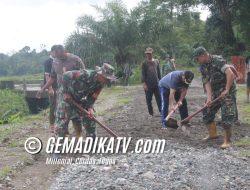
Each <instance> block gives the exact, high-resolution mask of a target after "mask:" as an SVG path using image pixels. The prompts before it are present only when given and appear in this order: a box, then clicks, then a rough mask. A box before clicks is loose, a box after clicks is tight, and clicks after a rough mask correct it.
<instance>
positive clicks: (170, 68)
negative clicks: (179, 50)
mask: <svg viewBox="0 0 250 190" xmlns="http://www.w3.org/2000/svg"><path fill="white" fill-rule="evenodd" d="M172 71H175V68H174V64H173V62H172V61H171V60H167V61H166V62H165V64H164V65H163V66H162V76H166V75H167V74H168V73H171V72H172Z"/></svg>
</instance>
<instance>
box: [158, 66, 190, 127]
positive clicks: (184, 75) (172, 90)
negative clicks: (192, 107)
mask: <svg viewBox="0 0 250 190" xmlns="http://www.w3.org/2000/svg"><path fill="white" fill-rule="evenodd" d="M193 78H194V73H193V72H191V71H173V72H171V73H169V74H167V75H166V76H165V77H163V78H162V79H161V80H160V81H159V88H160V94H161V103H162V106H161V120H162V127H163V128H166V127H167V125H166V121H165V118H166V116H167V115H168V108H169V106H170V108H171V109H173V107H174V102H175V101H176V102H177V104H178V105H179V111H180V115H181V119H182V120H183V119H185V118H186V117H188V108H187V100H186V99H185V96H186V94H187V89H188V87H189V85H190V84H191V82H192V80H193Z"/></svg>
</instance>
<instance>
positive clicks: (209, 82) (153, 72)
mask: <svg viewBox="0 0 250 190" xmlns="http://www.w3.org/2000/svg"><path fill="white" fill-rule="evenodd" d="M145 55H146V61H145V62H144V63H143V64H142V82H143V88H144V91H145V94H146V102H147V106H148V112H149V114H150V115H151V116H153V115H154V112H153V107H152V96H153V94H154V95H155V99H156V102H157V106H158V109H159V112H160V113H161V121H162V128H163V129H165V128H168V127H169V126H168V124H167V122H166V120H165V118H166V116H167V115H168V113H169V107H170V110H172V109H174V107H176V106H174V104H175V102H176V105H177V107H179V111H180V115H181V119H182V120H184V119H185V118H187V117H188V108H187V100H186V99H185V97H186V95H187V90H188V87H189V85H190V84H191V82H192V80H193V78H194V74H193V73H192V72H191V71H178V70H175V66H174V67H172V71H171V70H170V72H169V73H164V75H165V76H164V77H163V78H161V73H160V64H159V61H158V60H157V59H153V49H152V48H147V49H146V51H145ZM193 59H194V60H195V61H196V62H197V63H199V68H200V72H201V75H202V82H203V85H204V90H205V92H206V95H207V100H206V102H205V105H206V106H207V108H206V109H205V110H204V111H203V121H204V123H205V124H206V126H207V128H208V133H209V135H208V136H207V137H206V138H205V139H204V140H210V139H215V138H217V137H218V135H217V130H216V124H215V121H214V120H215V117H216V113H217V112H218V111H219V109H221V116H222V117H221V119H222V122H221V123H222V126H223V128H224V130H225V135H224V142H223V144H222V145H221V148H228V147H230V141H231V140H230V139H231V128H232V126H233V125H234V123H235V120H236V118H237V117H238V113H237V105H236V84H235V78H236V76H235V73H234V70H233V68H232V66H230V65H228V64H227V63H226V61H225V59H223V58H222V57H221V56H216V55H211V54H209V53H208V52H207V50H206V49H205V48H203V47H198V48H196V49H195V50H194V52H193ZM167 64H168V63H167ZM163 67H168V68H170V67H169V65H167V66H163ZM216 98H220V101H218V102H217V103H216V104H211V103H212V101H213V100H215V99H216Z"/></svg>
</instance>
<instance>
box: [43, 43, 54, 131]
mask: <svg viewBox="0 0 250 190" xmlns="http://www.w3.org/2000/svg"><path fill="white" fill-rule="evenodd" d="M55 49H56V45H54V46H52V47H51V52H50V57H49V59H47V60H46V61H45V62H44V84H46V83H47V81H48V80H49V78H50V74H51V69H52V64H53V59H54V57H55V55H54V54H55ZM55 92H56V83H54V84H53V85H52V86H51V87H49V89H48V93H49V103H50V112H49V124H50V130H51V132H52V133H54V124H55V107H56V93H55Z"/></svg>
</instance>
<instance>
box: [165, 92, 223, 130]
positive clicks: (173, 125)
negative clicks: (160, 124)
mask: <svg viewBox="0 0 250 190" xmlns="http://www.w3.org/2000/svg"><path fill="white" fill-rule="evenodd" d="M221 99H222V98H221V97H218V98H216V99H214V100H213V101H212V102H211V104H210V105H213V104H215V103H217V102H218V101H219V100H221ZM206 108H208V106H207V105H206V106H204V107H202V108H201V109H199V110H198V111H196V112H195V113H193V114H191V115H190V116H188V117H187V118H185V119H184V120H182V121H180V122H178V121H177V120H175V119H173V118H171V122H169V125H168V126H169V127H170V128H174V129H178V128H179V127H182V126H183V125H185V124H187V123H188V122H189V121H190V120H191V119H192V118H193V117H194V116H196V115H197V114H199V113H200V112H202V111H203V110H205V109H206ZM182 130H183V131H184V132H185V130H186V129H182Z"/></svg>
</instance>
